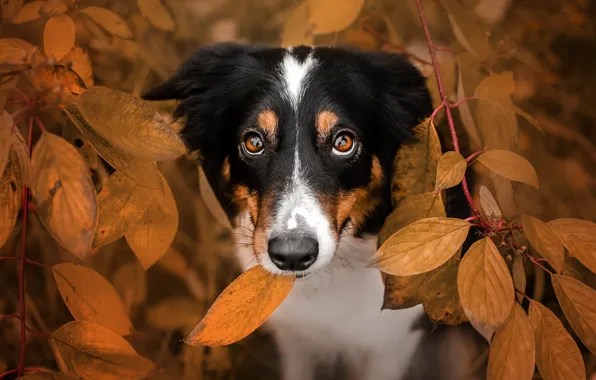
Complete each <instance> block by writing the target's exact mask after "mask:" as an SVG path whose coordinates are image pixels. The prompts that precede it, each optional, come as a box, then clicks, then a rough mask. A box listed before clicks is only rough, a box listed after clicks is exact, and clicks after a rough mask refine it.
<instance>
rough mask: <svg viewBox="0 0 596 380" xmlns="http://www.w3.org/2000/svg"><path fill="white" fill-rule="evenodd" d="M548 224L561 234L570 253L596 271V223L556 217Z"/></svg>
mask: <svg viewBox="0 0 596 380" xmlns="http://www.w3.org/2000/svg"><path fill="white" fill-rule="evenodd" d="M547 224H548V225H549V226H550V227H551V228H552V229H553V230H554V231H555V232H557V233H558V234H559V236H561V240H562V241H563V243H564V244H565V247H567V249H568V250H569V254H570V255H571V256H573V257H575V258H577V259H578V260H579V261H580V262H581V263H582V264H583V265H585V266H586V268H588V269H590V270H591V271H592V272H593V273H596V224H594V223H592V222H589V221H587V220H581V219H573V218H561V219H555V220H551V221H550V222H548V223H547Z"/></svg>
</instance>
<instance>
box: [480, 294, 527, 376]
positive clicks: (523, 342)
mask: <svg viewBox="0 0 596 380" xmlns="http://www.w3.org/2000/svg"><path fill="white" fill-rule="evenodd" d="M535 358H536V346H535V339H534V331H533V330H532V325H531V324H530V318H528V316H527V315H526V313H525V312H524V309H522V308H521V306H520V305H518V304H515V305H514V306H513V308H512V309H511V313H510V314H509V318H507V320H506V321H505V323H503V324H502V325H501V327H499V328H498V329H497V331H496V332H495V336H494V338H493V341H492V344H491V346H490V353H489V356H488V370H487V375H488V379H490V380H530V379H532V376H533V375H534V363H535V360H536V359H535Z"/></svg>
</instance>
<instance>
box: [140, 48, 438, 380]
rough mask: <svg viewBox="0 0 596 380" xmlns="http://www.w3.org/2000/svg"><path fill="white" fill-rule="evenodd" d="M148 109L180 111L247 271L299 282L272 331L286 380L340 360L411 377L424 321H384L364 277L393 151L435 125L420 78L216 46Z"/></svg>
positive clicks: (370, 57)
mask: <svg viewBox="0 0 596 380" xmlns="http://www.w3.org/2000/svg"><path fill="white" fill-rule="evenodd" d="M143 97H144V99H146V100H166V99H176V100H178V101H179V103H178V106H177V109H176V111H175V114H174V116H175V117H177V118H178V117H185V118H186V123H185V127H184V129H183V130H182V131H181V136H182V138H183V139H184V141H185V143H186V144H187V146H188V148H189V149H190V150H191V151H198V152H199V155H200V157H201V164H202V166H203V169H204V171H205V174H206V176H207V178H208V180H209V182H210V184H211V185H212V187H213V188H214V191H215V193H216V194H217V197H218V199H219V201H220V202H221V204H222V206H223V207H224V209H225V211H226V212H227V214H228V215H229V216H230V219H231V220H233V221H234V225H235V231H234V236H236V239H237V241H238V243H239V245H238V247H239V248H237V256H238V259H239V262H240V264H241V265H242V267H243V268H245V269H248V268H250V267H252V266H254V265H262V266H263V267H264V268H265V269H266V270H268V271H270V272H271V273H274V274H278V275H295V276H296V277H297V280H296V282H295V286H294V288H293V289H292V291H291V292H290V294H289V296H288V297H287V298H286V300H285V301H284V302H283V303H282V305H281V306H280V307H279V308H278V309H277V310H276V311H275V312H274V313H273V314H272V315H271V316H270V318H269V320H268V322H267V324H268V325H269V326H270V327H271V328H272V330H273V333H274V336H275V339H276V342H277V345H278V347H279V350H280V352H281V365H282V369H281V372H282V376H283V379H284V380H310V379H313V378H315V375H316V372H317V368H320V367H321V365H324V364H329V363H335V362H337V360H341V361H342V363H344V364H345V365H346V366H347V368H348V370H347V372H348V373H349V374H350V376H353V378H355V379H362V380H394V379H395V380H397V379H403V378H406V377H407V376H409V375H408V373H409V372H408V371H409V368H410V367H411V363H412V361H413V358H414V356H415V352H416V351H417V350H418V348H419V346H420V344H421V341H422V338H423V331H422V330H421V329H416V328H415V327H414V325H415V323H416V321H418V320H419V319H420V318H421V317H422V316H423V311H422V308H421V307H420V306H417V307H413V308H410V309H406V310H399V311H392V310H385V311H381V306H382V303H383V290H384V287H383V282H382V277H381V274H380V272H379V271H378V270H375V269H371V268H366V264H367V263H368V261H369V260H370V258H371V257H372V255H373V254H374V253H375V251H376V249H377V244H378V241H377V235H376V234H377V233H378V232H379V230H380V228H381V227H382V225H383V222H384V220H385V218H386V217H387V215H388V214H389V213H390V212H391V209H392V205H391V198H390V182H391V178H392V168H393V161H394V157H395V154H396V151H397V149H398V148H399V147H400V146H401V145H402V144H405V143H408V142H410V141H412V139H413V132H412V129H413V128H414V127H415V126H416V125H417V124H418V123H419V122H420V121H422V120H423V119H424V118H426V117H428V116H429V115H430V114H431V112H432V103H431V97H430V95H429V92H428V89H427V87H426V82H425V78H424V77H423V76H422V75H421V74H420V72H419V71H418V70H417V69H416V68H415V67H414V66H413V65H412V64H411V63H410V62H408V60H407V59H406V58H405V57H404V56H402V55H400V54H394V53H389V52H382V51H374V52H372V51H361V50H357V49H351V48H338V47H308V46H297V47H293V48H279V47H268V46H258V45H245V44H236V43H219V44H215V45H212V46H208V47H204V48H201V49H200V50H198V51H197V52H196V53H195V54H194V55H193V56H192V57H191V58H190V59H188V61H186V62H185V63H184V64H183V65H182V66H181V68H180V69H179V70H178V71H177V72H176V73H175V74H174V75H173V76H172V77H171V78H170V79H169V80H167V81H166V82H165V83H163V84H161V85H159V86H157V87H155V88H153V89H151V90H149V91H148V92H147V93H145V94H144V96H143ZM328 366H329V365H327V367H328ZM431 378H439V376H438V375H437V376H435V377H431Z"/></svg>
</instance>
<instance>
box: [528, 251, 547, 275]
mask: <svg viewBox="0 0 596 380" xmlns="http://www.w3.org/2000/svg"><path fill="white" fill-rule="evenodd" d="M524 254H525V255H526V257H527V258H528V259H530V261H531V262H533V263H534V265H536V266H538V267H539V268H541V269H542V270H543V271H545V272H546V273H550V274H551V275H552V274H554V273H553V272H551V271H550V270H548V269H546V267H545V266H544V265H542V264H540V262H539V261H538V260H537V259H536V258H535V257H534V256H532V255H530V254H529V253H528V252H524Z"/></svg>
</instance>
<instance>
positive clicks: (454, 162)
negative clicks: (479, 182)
mask: <svg viewBox="0 0 596 380" xmlns="http://www.w3.org/2000/svg"><path fill="white" fill-rule="evenodd" d="M467 167H468V163H467V162H466V159H465V158H464V156H462V155H461V154H460V153H458V152H454V151H449V152H446V153H445V154H443V155H442V156H441V158H439V163H438V165H437V181H436V182H437V183H436V185H435V191H437V190H445V189H448V188H450V187H453V186H456V185H458V184H459V183H460V182H461V181H462V180H463V179H464V175H465V174H466V169H467Z"/></svg>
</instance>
